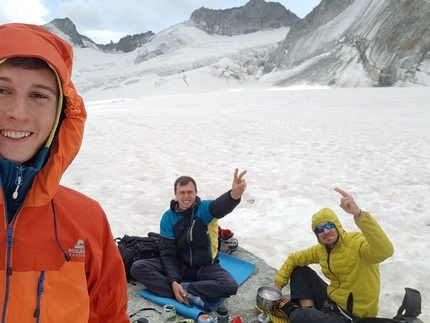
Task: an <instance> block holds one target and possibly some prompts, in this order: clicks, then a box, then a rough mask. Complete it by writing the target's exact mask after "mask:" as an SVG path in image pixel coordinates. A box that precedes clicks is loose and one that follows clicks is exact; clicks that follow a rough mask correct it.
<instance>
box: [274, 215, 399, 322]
mask: <svg viewBox="0 0 430 323" xmlns="http://www.w3.org/2000/svg"><path fill="white" fill-rule="evenodd" d="M325 221H332V222H333V223H334V224H335V225H336V228H337V230H338V232H339V240H338V242H337V243H336V245H335V246H334V248H333V249H332V250H331V251H329V250H327V248H326V247H325V246H324V245H323V244H321V243H319V244H317V245H315V246H313V247H311V248H308V249H305V250H302V251H299V252H295V253H292V254H291V255H290V256H289V257H288V258H287V259H286V260H285V262H284V264H283V265H282V267H281V269H280V270H279V272H278V273H277V275H276V277H275V283H276V284H278V285H281V286H286V285H287V283H288V281H289V279H290V276H291V274H292V272H293V270H294V268H295V267H297V266H307V265H310V264H317V263H319V264H320V265H321V269H322V272H323V274H324V276H325V277H327V278H328V279H329V280H330V283H329V285H328V287H327V294H328V296H329V297H330V299H331V300H333V301H334V302H336V304H338V305H339V306H340V307H341V308H342V309H344V310H347V309H348V306H347V301H348V297H350V294H351V296H352V300H353V303H352V304H351V305H352V314H353V315H354V316H355V317H375V316H377V314H378V301H379V292H380V276H379V263H381V262H383V261H384V260H385V259H387V258H389V257H391V256H392V255H393V253H394V248H393V245H392V243H391V242H390V240H389V239H388V237H387V236H386V234H385V233H384V231H382V229H381V227H380V226H379V225H378V223H377V222H376V221H375V220H374V219H373V217H372V216H371V215H370V214H369V213H368V212H365V213H364V214H363V215H362V216H361V217H359V218H358V219H357V220H356V224H357V226H358V227H359V228H360V230H361V232H348V233H347V232H345V231H344V230H343V229H342V225H341V224H340V222H339V219H338V217H337V215H336V214H335V213H334V212H333V211H332V210H331V209H329V208H324V209H322V210H320V211H318V212H317V213H316V214H314V216H313V217H312V231H313V230H314V229H315V227H316V226H317V224H319V223H321V222H325Z"/></svg>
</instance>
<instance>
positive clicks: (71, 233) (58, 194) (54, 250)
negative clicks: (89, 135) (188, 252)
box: [0, 24, 130, 323]
mask: <svg viewBox="0 0 430 323" xmlns="http://www.w3.org/2000/svg"><path fill="white" fill-rule="evenodd" d="M12 57H36V58H40V59H43V60H44V61H46V62H48V63H49V64H50V65H51V67H52V68H53V69H54V70H55V72H56V74H57V77H58V79H59V82H60V83H61V88H62V92H63V98H64V99H65V105H64V106H65V109H64V111H63V112H62V113H64V115H65V117H64V120H63V121H62V122H61V125H60V126H59V129H57V133H56V134H55V137H54V139H53V141H52V143H51V142H49V143H48V144H47V145H49V149H50V155H49V158H48V160H47V161H46V163H45V165H44V166H43V167H42V168H41V169H40V171H39V172H38V173H37V175H36V176H35V177H34V180H33V182H32V185H31V187H30V188H29V190H28V192H27V194H26V197H25V200H24V202H23V204H22V207H21V208H20V209H19V210H18V213H17V214H16V215H15V216H14V218H13V221H10V222H9V221H8V220H7V219H6V208H7V205H6V203H5V196H4V194H5V190H4V189H3V187H2V189H1V190H0V219H3V220H2V221H0V311H1V317H0V322H1V323H21V322H22V323H24V322H25V323H28V322H40V323H44V322H45V323H53V322H55V323H66V322H68V323H86V322H91V323H95V322H100V323H108V322H115V323H123V322H130V319H129V317H128V315H127V314H126V310H127V301H128V299H127V282H126V279H125V272H124V267H123V263H122V260H121V257H120V255H119V252H118V248H117V246H116V244H115V242H114V239H113V236H112V233H111V230H110V226H109V223H108V220H107V218H106V215H105V213H104V212H103V210H102V208H101V207H100V205H99V204H98V203H97V202H96V201H94V200H92V199H90V198H88V197H86V196H84V195H82V194H80V193H78V192H76V191H74V190H71V189H68V188H66V187H64V186H61V185H60V180H61V177H62V175H63V173H64V172H65V170H66V169H67V167H68V166H69V165H70V163H71V162H72V160H73V159H74V157H75V156H76V154H77V153H78V151H79V148H80V145H81V143H82V138H83V133H84V123H85V120H86V111H85V107H84V103H83V101H82V98H81V97H80V96H79V95H78V94H77V92H76V89H75V87H74V85H73V83H72V81H71V73H72V63H73V50H72V47H71V46H70V45H69V44H68V43H66V42H65V41H63V40H62V39H60V38H59V37H57V36H55V35H54V34H52V33H50V32H48V31H47V30H45V29H43V28H41V27H38V26H35V25H27V24H5V25H0V62H1V61H2V60H4V59H7V58H12ZM60 99H61V98H60ZM54 132H55V129H54ZM54 132H53V133H54ZM48 141H50V140H48ZM1 175H2V177H3V175H5V176H6V175H7V174H1ZM0 179H1V178H0ZM66 258H68V259H66Z"/></svg>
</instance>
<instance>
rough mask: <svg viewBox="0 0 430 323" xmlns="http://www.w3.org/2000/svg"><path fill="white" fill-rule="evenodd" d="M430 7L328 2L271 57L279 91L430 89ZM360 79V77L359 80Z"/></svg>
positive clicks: (383, 1) (418, 1) (406, 1)
mask: <svg viewBox="0 0 430 323" xmlns="http://www.w3.org/2000/svg"><path fill="white" fill-rule="evenodd" d="M429 66H430V2H429V1H425V0H398V1H390V0H345V1H341V2H339V1H334V0H322V1H321V3H320V4H319V5H318V6H317V7H316V8H315V9H314V10H313V11H312V12H311V13H310V14H309V15H308V16H306V17H305V18H304V19H303V20H301V21H299V22H298V23H297V24H296V25H294V26H293V27H292V28H291V29H290V32H289V33H288V35H287V36H286V38H285V40H284V41H283V42H282V44H281V45H280V46H279V48H278V49H277V50H276V51H275V52H274V53H272V54H271V56H270V57H269V59H268V61H267V63H266V65H265V70H264V72H265V73H268V72H270V71H275V70H276V71H287V72H288V73H286V74H285V76H284V77H283V79H280V80H279V81H278V84H279V85H284V86H285V85H292V84H299V83H308V84H319V85H330V86H392V85H402V84H404V83H413V84H422V85H428V83H427V82H428V80H429V79H430V75H429ZM353 73H355V74H356V75H357V77H356V79H355V80H354V75H353Z"/></svg>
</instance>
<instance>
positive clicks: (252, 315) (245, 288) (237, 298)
mask: <svg viewBox="0 0 430 323" xmlns="http://www.w3.org/2000/svg"><path fill="white" fill-rule="evenodd" d="M232 256H235V257H238V258H239V259H242V260H245V261H248V262H250V263H253V264H255V269H254V272H253V273H252V274H251V276H250V277H249V278H248V279H247V280H246V281H245V282H244V283H243V284H242V285H241V286H240V287H239V290H238V292H237V294H236V295H234V296H232V297H230V298H227V299H225V300H224V302H223V303H222V305H224V306H226V307H227V308H228V311H229V316H230V322H231V321H232V319H233V318H234V317H236V316H237V315H240V318H241V319H242V322H243V323H257V322H258V319H257V316H258V312H257V311H256V310H255V301H256V296H257V290H258V288H259V287H261V286H264V285H270V286H272V285H273V279H274V277H275V275H276V272H277V269H275V268H273V267H270V266H269V265H268V264H267V263H266V262H265V261H264V260H263V259H261V258H258V257H256V256H255V255H254V254H252V253H250V252H248V251H246V250H245V249H243V248H240V247H239V249H238V250H237V251H235V252H233V253H232ZM142 288H144V287H143V286H142V285H141V284H139V283H136V285H132V284H129V288H128V297H129V303H128V304H129V305H128V307H129V308H128V313H129V315H130V316H131V318H130V321H131V323H133V322H137V320H138V319H139V318H146V319H147V320H148V321H149V322H150V323H157V322H163V319H162V316H161V314H160V313H161V312H162V306H160V305H158V304H156V303H154V302H152V301H149V300H147V299H145V298H143V297H141V296H139V291H140V290H141V289H142ZM284 292H285V291H284ZM178 318H179V319H185V317H183V316H181V315H178Z"/></svg>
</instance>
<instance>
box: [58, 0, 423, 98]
mask: <svg viewBox="0 0 430 323" xmlns="http://www.w3.org/2000/svg"><path fill="white" fill-rule="evenodd" d="M253 1H254V2H258V3H259V4H260V5H261V4H263V3H264V1H263V0H258V1H256V0H251V1H250V2H249V3H250V4H252V3H253ZM258 7H259V6H253V8H258ZM261 8H263V9H264V10H266V9H267V6H264V5H263V6H261ZM206 11H207V10H205V12H206ZM235 12H241V11H240V10H239V11H235ZM219 14H220V13H219V12H218V11H217V13H216V15H219ZM225 14H226V16H225V17H228V16H229V14H230V12H229V11H228V10H226V13H225ZM247 14H249V11H247ZM207 15H208V17H212V14H211V13H207ZM203 16H204V15H203ZM203 16H200V18H199V19H202V17H203ZM262 17H265V16H264V15H262ZM212 18H213V17H212ZM212 18H211V19H212ZM207 19H208V20H210V19H209V18H207ZM226 21H228V23H229V24H231V19H227V20H226ZM203 29H205V28H202V21H201V20H199V21H194V20H193V19H190V20H189V21H185V22H183V23H181V24H178V25H175V26H172V27H170V28H167V29H166V30H164V31H162V32H160V33H158V34H155V35H153V36H151V37H149V38H147V39H146V40H145V41H144V42H143V43H142V44H141V45H139V46H140V47H137V48H136V49H135V50H133V51H131V52H128V53H122V52H116V53H115V54H112V53H110V54H109V53H104V52H102V51H100V50H97V48H95V47H94V46H89V45H87V47H86V48H82V47H81V46H75V48H76V51H75V52H76V60H75V71H74V73H75V74H74V76H73V78H74V81H75V82H76V85H77V88H78V90H79V91H80V92H81V93H82V95H83V96H84V98H86V99H91V100H99V99H112V98H118V95H119V93H121V94H122V95H124V93H127V98H138V97H142V96H151V95H159V94H176V93H201V92H208V91H209V92H213V91H218V90H220V91H221V90H222V91H224V90H226V89H231V90H238V89H241V88H244V87H258V88H268V87H284V86H293V85H295V86H297V85H300V86H302V85H308V86H309V85H310V86H330V87H363V86H364V87H368V86H370V87H373V86H429V85H430V3H429V1H425V0H397V1H390V0H344V1H342V2H339V1H333V0H322V1H321V3H320V5H318V6H317V7H316V8H315V9H314V10H313V11H312V12H311V13H310V14H309V15H308V16H306V17H305V18H304V19H302V20H299V21H298V22H296V23H295V24H294V25H293V26H292V27H291V28H290V27H281V28H277V29H268V28H262V29H261V30H259V31H257V32H253V33H247V34H239V35H233V36H225V35H219V34H214V33H211V34H209V33H208V32H207V30H203ZM218 29H219V28H218ZM221 29H222V28H221ZM239 29H240V28H239ZM239 29H237V30H239ZM58 33H59V34H60V36H61V32H58ZM63 36H64V35H63ZM66 37H67V35H66ZM68 37H69V40H70V34H69V35H68ZM89 66H92V68H91V67H89ZM123 89H126V91H123Z"/></svg>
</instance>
